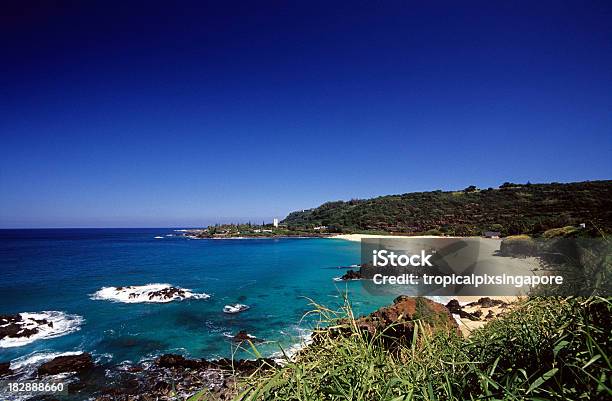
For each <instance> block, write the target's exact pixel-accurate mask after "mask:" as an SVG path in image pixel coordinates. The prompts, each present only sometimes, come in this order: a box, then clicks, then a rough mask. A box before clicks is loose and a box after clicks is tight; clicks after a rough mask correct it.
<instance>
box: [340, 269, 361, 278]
mask: <svg viewBox="0 0 612 401" xmlns="http://www.w3.org/2000/svg"><path fill="white" fill-rule="evenodd" d="M361 278H362V276H361V273H359V272H358V271H355V270H349V271H347V272H346V273H344V275H342V277H340V279H341V280H343V281H346V280H359V279H361Z"/></svg>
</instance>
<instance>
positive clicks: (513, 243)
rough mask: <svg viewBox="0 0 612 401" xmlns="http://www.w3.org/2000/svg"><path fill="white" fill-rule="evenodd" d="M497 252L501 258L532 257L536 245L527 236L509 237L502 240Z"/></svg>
mask: <svg viewBox="0 0 612 401" xmlns="http://www.w3.org/2000/svg"><path fill="white" fill-rule="evenodd" d="M499 250H500V252H501V254H502V255H503V256H518V257H524V256H533V255H535V253H536V251H537V245H536V243H535V241H534V240H533V238H531V237H530V236H529V235H511V236H509V237H506V238H504V239H503V240H502V243H501V245H500V247H499Z"/></svg>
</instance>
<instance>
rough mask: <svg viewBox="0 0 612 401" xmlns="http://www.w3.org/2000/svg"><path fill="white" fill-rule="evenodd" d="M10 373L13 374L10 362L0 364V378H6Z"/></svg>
mask: <svg viewBox="0 0 612 401" xmlns="http://www.w3.org/2000/svg"><path fill="white" fill-rule="evenodd" d="M11 373H13V371H12V370H11V363H10V362H2V363H0V376H8V375H10V374H11Z"/></svg>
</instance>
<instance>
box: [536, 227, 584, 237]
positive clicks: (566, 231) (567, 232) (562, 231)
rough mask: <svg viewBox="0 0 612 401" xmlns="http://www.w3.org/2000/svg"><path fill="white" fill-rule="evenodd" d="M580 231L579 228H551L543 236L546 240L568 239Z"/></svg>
mask: <svg viewBox="0 0 612 401" xmlns="http://www.w3.org/2000/svg"><path fill="white" fill-rule="evenodd" d="M579 231H580V229H578V228H577V227H574V226H565V227H560V228H551V229H550V230H546V231H544V234H542V236H543V237H544V238H556V237H568V236H571V235H573V234H575V233H577V232H579Z"/></svg>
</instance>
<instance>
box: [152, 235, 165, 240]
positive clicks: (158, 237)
mask: <svg viewBox="0 0 612 401" xmlns="http://www.w3.org/2000/svg"><path fill="white" fill-rule="evenodd" d="M153 238H155V239H164V237H162V236H161V235H157V236H155V237H153Z"/></svg>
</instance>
